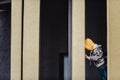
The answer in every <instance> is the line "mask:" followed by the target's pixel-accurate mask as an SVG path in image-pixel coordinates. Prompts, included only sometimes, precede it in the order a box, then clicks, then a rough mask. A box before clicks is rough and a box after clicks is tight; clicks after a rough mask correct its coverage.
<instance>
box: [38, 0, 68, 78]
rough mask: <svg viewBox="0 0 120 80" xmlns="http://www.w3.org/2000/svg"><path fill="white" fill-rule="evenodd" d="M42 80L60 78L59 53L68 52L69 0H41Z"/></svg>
mask: <svg viewBox="0 0 120 80" xmlns="http://www.w3.org/2000/svg"><path fill="white" fill-rule="evenodd" d="M40 20H41V22H40V23H41V25H40V30H41V32H40V80H59V67H60V65H59V55H60V53H67V52H68V2H67V0H41V19H40Z"/></svg>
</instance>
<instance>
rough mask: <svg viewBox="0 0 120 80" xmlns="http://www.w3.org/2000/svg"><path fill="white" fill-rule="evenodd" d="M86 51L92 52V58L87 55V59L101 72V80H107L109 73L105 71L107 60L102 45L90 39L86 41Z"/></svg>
mask: <svg viewBox="0 0 120 80" xmlns="http://www.w3.org/2000/svg"><path fill="white" fill-rule="evenodd" d="M85 49H86V50H88V51H90V56H88V55H85V58H86V59H88V60H90V64H91V62H93V64H94V65H95V66H96V67H97V69H98V71H99V72H100V76H101V80H107V72H106V70H105V60H104V57H103V51H102V48H101V45H98V44H96V43H94V42H93V41H92V40H91V39H90V38H87V39H85Z"/></svg>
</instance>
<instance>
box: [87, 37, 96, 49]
mask: <svg viewBox="0 0 120 80" xmlns="http://www.w3.org/2000/svg"><path fill="white" fill-rule="evenodd" d="M94 45H95V43H94V42H93V41H92V40H91V39H90V38H86V39H85V49H87V50H89V51H92V50H93V47H94Z"/></svg>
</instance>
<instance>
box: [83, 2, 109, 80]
mask: <svg viewBox="0 0 120 80" xmlns="http://www.w3.org/2000/svg"><path fill="white" fill-rule="evenodd" d="M106 6H107V5H106V0H85V37H86V38H91V39H92V40H93V41H94V42H95V43H97V44H101V45H102V49H103V52H104V56H107V15H106V14H107V13H106V12H107V10H106ZM86 53H88V52H87V51H86ZM88 54H89V53H88ZM86 80H100V75H99V72H98V70H97V69H96V67H95V66H94V65H91V66H90V64H89V61H88V60H86Z"/></svg>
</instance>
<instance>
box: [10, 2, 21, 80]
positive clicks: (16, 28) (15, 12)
mask: <svg viewBox="0 0 120 80" xmlns="http://www.w3.org/2000/svg"><path fill="white" fill-rule="evenodd" d="M11 4H12V6H11V13H12V14H11V19H12V20H11V64H10V65H11V73H10V74H11V80H21V37H22V35H21V33H22V0H11Z"/></svg>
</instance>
